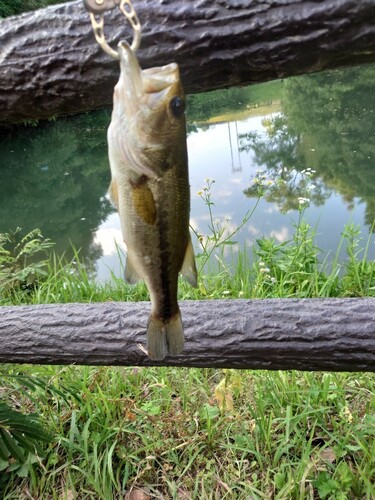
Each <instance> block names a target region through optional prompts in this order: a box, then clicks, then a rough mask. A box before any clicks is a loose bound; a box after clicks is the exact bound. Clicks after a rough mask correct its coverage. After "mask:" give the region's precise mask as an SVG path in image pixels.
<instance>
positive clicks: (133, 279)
mask: <svg viewBox="0 0 375 500" xmlns="http://www.w3.org/2000/svg"><path fill="white" fill-rule="evenodd" d="M141 279H142V278H141V277H140V276H139V273H138V272H137V270H136V268H135V267H134V265H133V263H132V260H131V257H130V255H129V254H128V256H127V257H126V265H125V281H126V282H127V283H129V284H130V285H135V284H136V283H137V282H138V281H140V280H141Z"/></svg>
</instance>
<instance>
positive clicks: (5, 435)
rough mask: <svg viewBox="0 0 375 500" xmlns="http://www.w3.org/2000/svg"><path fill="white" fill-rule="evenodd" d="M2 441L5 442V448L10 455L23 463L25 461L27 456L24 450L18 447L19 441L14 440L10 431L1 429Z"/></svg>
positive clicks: (0, 436)
mask: <svg viewBox="0 0 375 500" xmlns="http://www.w3.org/2000/svg"><path fill="white" fill-rule="evenodd" d="M0 440H2V441H3V443H4V445H5V447H6V448H7V449H8V451H9V455H11V456H12V457H14V458H15V459H16V460H18V461H19V462H21V463H23V462H24V461H25V454H24V452H23V450H22V448H21V447H20V446H18V444H17V441H16V440H15V439H14V438H13V436H12V435H11V434H10V432H9V431H7V430H6V429H1V428H0Z"/></svg>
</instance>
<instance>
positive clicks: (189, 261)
mask: <svg viewBox="0 0 375 500" xmlns="http://www.w3.org/2000/svg"><path fill="white" fill-rule="evenodd" d="M181 274H182V276H183V277H184V278H185V279H186V281H187V282H188V283H190V285H191V286H193V287H194V288H197V286H198V273H197V267H196V265H195V255H194V248H193V244H192V242H191V237H190V235H189V241H188V244H187V247H186V252H185V259H184V263H183V264H182V268H181Z"/></svg>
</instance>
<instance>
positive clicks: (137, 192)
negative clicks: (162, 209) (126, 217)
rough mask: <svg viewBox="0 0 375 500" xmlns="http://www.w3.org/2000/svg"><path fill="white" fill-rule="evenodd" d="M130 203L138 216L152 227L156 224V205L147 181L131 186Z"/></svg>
mask: <svg viewBox="0 0 375 500" xmlns="http://www.w3.org/2000/svg"><path fill="white" fill-rule="evenodd" d="M131 193H132V201H133V206H134V208H135V211H136V212H137V214H138V216H139V217H140V218H141V219H142V220H143V221H144V222H146V224H149V225H150V226H153V225H154V224H155V222H156V204H155V200H154V196H153V194H152V191H151V189H150V188H149V187H148V185H147V181H144V182H142V183H140V184H135V185H133V186H132V191H131Z"/></svg>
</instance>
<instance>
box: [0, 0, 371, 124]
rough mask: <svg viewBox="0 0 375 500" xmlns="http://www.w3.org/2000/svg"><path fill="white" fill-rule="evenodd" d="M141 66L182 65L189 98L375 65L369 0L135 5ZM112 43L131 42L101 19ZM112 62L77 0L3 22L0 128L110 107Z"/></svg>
mask: <svg viewBox="0 0 375 500" xmlns="http://www.w3.org/2000/svg"><path fill="white" fill-rule="evenodd" d="M134 6H135V8H136V10H137V13H138V16H139V19H140V21H141V23H142V44H141V49H140V50H139V58H140V61H141V65H142V66H143V67H150V66H157V65H163V64H167V63H170V62H172V61H173V60H174V61H176V62H178V63H179V64H180V68H181V74H182V79H183V82H184V85H185V90H186V92H187V93H196V92H202V91H208V90H214V89H218V88H222V87H229V86H234V85H244V84H250V83H257V82H264V81H267V80H272V79H278V78H284V77H287V76H292V75H298V74H302V73H309V72H315V71H320V70H323V69H326V68H336V67H339V66H345V65H354V64H360V63H369V62H373V61H375V2H374V0H360V1H359V0H272V1H270V0H248V1H245V0H160V1H155V0H134ZM105 33H106V36H107V39H108V41H109V42H110V43H111V45H112V47H116V43H117V42H118V41H119V40H121V39H123V38H127V39H128V40H130V39H131V36H132V35H131V33H130V28H129V27H128V26H127V25H126V23H125V22H124V17H123V16H122V15H120V13H119V12H118V10H117V9H116V10H114V11H111V12H109V13H107V14H106V15H105ZM118 72H119V70H118V64H117V62H116V61H114V60H112V59H111V58H110V57H109V56H107V55H106V54H104V53H103V52H102V50H101V49H100V48H99V46H98V44H97V43H96V42H95V39H94V36H93V32H92V29H91V23H90V20H89V15H88V13H87V12H86V10H85V8H84V6H83V2H82V0H77V1H74V2H71V3H69V4H63V5H58V6H51V7H48V8H46V9H41V10H38V11H35V12H29V13H25V14H23V15H21V16H17V17H11V18H7V19H4V20H2V21H0V123H11V122H17V121H24V120H28V119H37V118H47V117H51V116H57V115H60V114H65V115H67V114H72V113H78V112H84V111H89V110H92V109H97V108H103V107H106V106H110V105H111V102H112V92H113V86H114V84H115V82H116V80H117V78H118Z"/></svg>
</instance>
